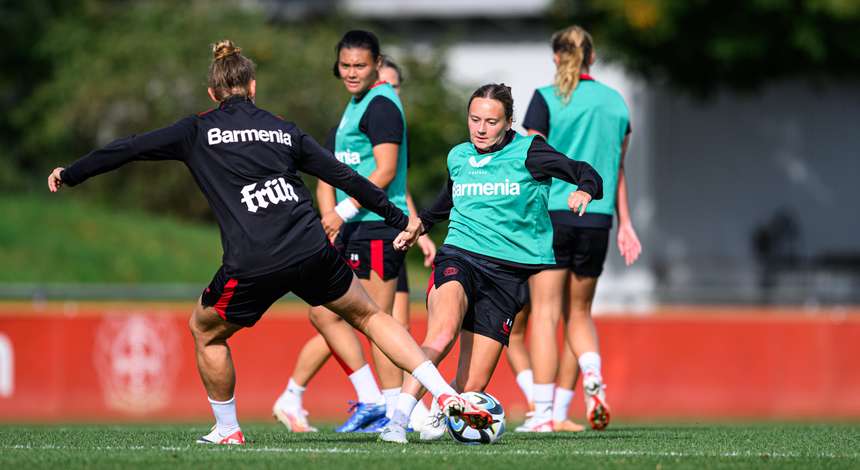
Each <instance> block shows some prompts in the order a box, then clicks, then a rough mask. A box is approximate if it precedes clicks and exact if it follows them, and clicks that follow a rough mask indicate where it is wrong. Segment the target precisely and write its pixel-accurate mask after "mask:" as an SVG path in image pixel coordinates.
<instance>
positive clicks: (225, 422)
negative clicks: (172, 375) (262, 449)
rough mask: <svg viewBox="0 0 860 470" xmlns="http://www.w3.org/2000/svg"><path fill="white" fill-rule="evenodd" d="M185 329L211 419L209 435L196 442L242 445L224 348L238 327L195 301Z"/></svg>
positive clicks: (228, 357) (232, 379) (233, 383)
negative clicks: (192, 339) (192, 341)
mask: <svg viewBox="0 0 860 470" xmlns="http://www.w3.org/2000/svg"><path fill="white" fill-rule="evenodd" d="M188 326H189V328H190V329H191V335H192V337H193V338H194V349H195V353H196V358H197V370H198V372H199V373H200V378H201V379H202V381H203V387H204V388H205V389H206V394H207V395H208V397H209V403H210V404H211V405H212V412H213V414H214V415H215V426H214V427H213V428H212V431H211V432H210V433H209V434H207V435H206V436H203V437H201V438H199V439H198V440H197V442H198V443H206V444H244V443H245V437H244V435H243V434H242V430H241V429H240V427H239V421H238V419H237V418H236V399H235V397H234V391H235V388H236V371H235V369H234V367H233V358H232V356H231V355H230V346H229V345H228V344H227V339H229V338H230V337H231V336H233V334H234V333H235V332H237V331H239V330H240V329H242V327H241V326H238V325H234V324H232V323H228V322H226V321H224V320H223V319H221V317H220V316H218V313H217V312H216V311H215V309H214V308H212V307H203V305H201V304H200V301H199V300H198V301H197V305H196V306H195V307H194V311H193V312H192V314H191V318H190V319H189V321H188Z"/></svg>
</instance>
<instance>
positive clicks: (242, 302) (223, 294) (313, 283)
mask: <svg viewBox="0 0 860 470" xmlns="http://www.w3.org/2000/svg"><path fill="white" fill-rule="evenodd" d="M352 276H353V274H352V271H350V269H349V266H347V265H346V263H344V262H343V259H341V257H340V256H339V255H338V253H337V251H335V249H334V248H332V247H331V246H329V245H326V246H325V248H323V249H322V250H321V251H320V252H318V253H315V254H314V255H312V256H310V257H309V258H307V259H305V260H303V261H302V262H300V263H298V264H295V265H292V266H288V267H286V268H283V269H281V270H279V271H275V272H273V273H269V274H264V275H262V276H255V277H248V278H240V279H236V278H232V277H230V276H228V275H227V273H226V272H225V269H224V267H223V266H222V267H221V269H219V270H218V272H217V273H215V277H214V278H213V279H212V282H211V283H209V287H207V288H206V290H204V291H203V295H202V296H201V299H200V302H201V303H202V304H203V306H204V307H215V311H216V312H218V315H220V316H221V318H223V319H224V320H226V321H228V322H230V323H234V324H236V325H240V326H254V324H255V323H257V321H258V320H259V319H260V317H262V316H263V313H265V312H266V310H268V309H269V307H271V306H272V304H273V303H275V301H277V300H278V299H280V298H281V297H283V296H284V295H286V294H287V293H288V292H290V291H292V292H293V293H295V294H296V295H297V296H299V297H300V298H301V299H302V300H304V301H305V302H307V303H309V304H310V305H312V306H317V305H322V304H325V303H328V302H331V301H333V300H336V299H338V298H340V297H341V296H342V295H344V294H346V291H347V290H349V286H350V284H351V283H352Z"/></svg>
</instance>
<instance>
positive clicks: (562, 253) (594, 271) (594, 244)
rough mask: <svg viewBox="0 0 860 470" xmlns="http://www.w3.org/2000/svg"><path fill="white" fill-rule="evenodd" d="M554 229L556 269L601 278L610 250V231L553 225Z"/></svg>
mask: <svg viewBox="0 0 860 470" xmlns="http://www.w3.org/2000/svg"><path fill="white" fill-rule="evenodd" d="M552 229H553V237H552V248H553V250H554V251H555V263H556V267H557V268H565V269H569V270H571V271H572V272H573V273H574V274H576V275H577V276H585V277H600V273H602V272H603V263H604V261H606V252H607V250H608V248H609V229H608V228H589V227H571V226H569V225H559V224H553V226H552Z"/></svg>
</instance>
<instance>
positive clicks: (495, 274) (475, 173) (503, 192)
mask: <svg viewBox="0 0 860 470" xmlns="http://www.w3.org/2000/svg"><path fill="white" fill-rule="evenodd" d="M512 118H513V98H512V97H511V91H510V88H508V87H507V86H505V85H497V84H490V85H485V86H482V87H481V88H478V90H476V91H475V93H473V94H472V97H471V99H470V100H469V106H468V119H467V121H468V126H469V136H470V141H469V142H465V143H462V144H460V145H457V146H456V147H454V148H453V149H451V151H450V153H449V154H448V160H447V163H448V175H449V177H448V183H447V185H446V186H445V189H444V190H443V191H442V193H441V194H440V195H439V198H438V199H437V201H436V203H435V204H434V205H433V206H432V207H431V208H430V209H427V210H424V211H422V212H421V215H420V217H421V221H422V223H423V224H424V227H425V229H429V228H430V227H431V226H432V225H433V224H434V223H437V222H440V221H442V220H445V219H449V220H450V224H449V228H448V236H447V238H446V239H445V243H444V244H443V245H442V247H440V249H439V251H438V252H437V254H436V260H435V263H434V264H435V266H434V271H433V277H432V281H431V285H430V291H429V293H428V297H427V309H428V316H427V318H428V324H427V336H426V337H425V339H424V343H423V347H424V348H425V350H426V351H428V353H429V354H430V355H432V356H433V357H434V360H435V361H437V363H438V362H439V361H441V360H442V359H443V358H444V357H445V356H446V355H447V353H448V351H450V350H451V348H452V347H453V345H454V342H455V341H456V339H457V336H458V333H459V337H460V358H459V365H458V368H457V378H456V385H455V388H456V389H459V390H463V391H483V390H484V388H485V387H486V386H487V384H488V383H489V381H490V377H491V376H492V374H493V370H495V368H496V364H497V362H498V360H499V356H500V355H501V352H502V349H503V347H504V346H505V345H506V344H507V342H508V335H509V334H510V331H511V325H512V324H513V321H514V317H515V316H516V314H517V312H519V311H520V309H521V308H522V307H523V305H524V304H525V303H526V301H527V290H526V283H527V281H528V278H529V276H531V275H532V274H534V273H535V272H536V271H539V270H541V269H543V268H545V267H547V266H553V265H555V256H554V254H553V250H552V223H551V221H550V218H549V213H548V211H547V204H548V202H549V201H548V198H549V191H550V185H551V183H552V178H560V179H562V180H564V181H568V182H570V183H574V184H577V185H578V188H577V189H576V190H574V191H572V192H571V193H570V194H569V195H568V201H567V203H568V207H569V208H570V209H571V210H573V211H576V212H577V213H579V214H582V213H584V212H585V210H586V208H587V206H588V203H589V202H591V201H592V199H595V200H596V199H600V198H601V197H603V194H602V181H601V178H600V176H599V175H598V174H597V172H596V171H594V169H593V168H592V167H591V166H590V165H589V164H587V163H583V162H578V161H576V160H572V159H569V158H567V157H566V156H565V155H564V154H562V153H560V152H558V151H556V150H555V149H553V148H552V147H551V146H550V145H548V144H547V143H546V141H545V140H544V139H543V137H540V136H529V137H525V136H522V135H520V134H517V133H516V132H514V131H512V130H511V124H512V121H513V119H512ZM416 237H417V235H416V236H415V237H412V236H409V235H408V234H406V233H403V234H401V235H400V236H399V237H398V238H397V239H396V240H395V241H394V244H395V246H397V247H401V246H408V245H409V244H411V243H413V242H414V241H415V240H414V239H415V238H416ZM421 395H423V391H422V390H421V385H420V384H419V383H418V382H417V381H415V380H414V379H413V378H412V377H407V379H406V381H405V382H404V384H403V392H402V393H401V395H400V399H399V400H398V403H397V409H396V411H395V412H394V416H393V417H392V419H391V422H390V423H389V425H388V426H386V427H385V428H384V429H383V431H382V432H381V433H380V439H382V440H383V441H389V442H406V438H405V426H406V423H407V420H408V417H409V415H410V413H411V411H412V409H413V407H414V406H415V403H416V402H417V400H418V399H419V398H420V397H421ZM431 413H432V411H431ZM444 432H445V420H444V417H441V416H440V417H439V418H438V419H436V420H435V426H426V425H425V426H424V427H423V428H422V430H421V438H422V439H425V440H432V439H438V438H440V437H442V435H443V434H444Z"/></svg>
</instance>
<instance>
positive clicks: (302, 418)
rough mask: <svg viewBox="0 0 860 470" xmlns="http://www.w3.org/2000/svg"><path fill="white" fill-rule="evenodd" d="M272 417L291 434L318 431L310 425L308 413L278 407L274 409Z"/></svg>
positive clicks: (276, 405)
mask: <svg viewBox="0 0 860 470" xmlns="http://www.w3.org/2000/svg"><path fill="white" fill-rule="evenodd" d="M272 415H273V416H274V417H275V419H277V420H278V421H280V422H281V424H283V425H284V426H286V427H287V429H288V430H289V431H291V432H317V431H318V429H317V428H315V427H313V426H311V425H310V424H308V418H307V416H308V412H307V411H305V410H296V409H291V408H287V407H281V406H278V404H277V403H276V404H275V406H274V407H273V408H272Z"/></svg>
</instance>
